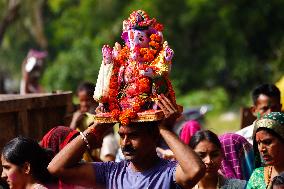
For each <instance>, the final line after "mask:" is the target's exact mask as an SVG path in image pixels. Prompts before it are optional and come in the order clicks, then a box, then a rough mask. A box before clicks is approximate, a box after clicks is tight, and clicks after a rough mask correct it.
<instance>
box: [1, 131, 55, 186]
mask: <svg viewBox="0 0 284 189" xmlns="http://www.w3.org/2000/svg"><path fill="white" fill-rule="evenodd" d="M51 158H52V155H51V154H50V152H48V151H46V150H45V149H43V148H41V147H40V146H39V144H38V143H37V142H36V141H35V140H33V139H30V138H26V137H17V138H14V139H12V140H11V141H9V142H8V143H7V144H6V145H5V146H4V148H3V151H2V155H1V162H2V167H3V171H2V175H1V177H2V179H4V180H6V181H7V183H8V184H9V188H11V189H47V188H52V187H53V186H54V184H55V179H54V178H53V177H52V176H51V175H50V174H49V172H48V170H47V166H48V163H49V162H50V160H51Z"/></svg>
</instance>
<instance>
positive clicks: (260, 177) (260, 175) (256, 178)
mask: <svg viewBox="0 0 284 189" xmlns="http://www.w3.org/2000/svg"><path fill="white" fill-rule="evenodd" d="M247 189H266V183H265V180H264V167H259V168H256V169H255V170H254V171H253V173H252V174H251V176H250V179H249V181H248V184H247Z"/></svg>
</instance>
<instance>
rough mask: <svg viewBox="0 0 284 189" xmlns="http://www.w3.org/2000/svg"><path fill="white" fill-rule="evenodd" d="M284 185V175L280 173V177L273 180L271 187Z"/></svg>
mask: <svg viewBox="0 0 284 189" xmlns="http://www.w3.org/2000/svg"><path fill="white" fill-rule="evenodd" d="M279 185H284V173H283V172H282V173H280V174H279V175H277V176H275V177H274V178H273V180H272V183H271V187H273V186H279Z"/></svg>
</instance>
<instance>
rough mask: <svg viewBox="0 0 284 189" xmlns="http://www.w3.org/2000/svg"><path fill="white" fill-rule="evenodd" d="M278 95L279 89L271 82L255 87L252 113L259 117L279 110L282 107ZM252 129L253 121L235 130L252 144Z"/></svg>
mask: <svg viewBox="0 0 284 189" xmlns="http://www.w3.org/2000/svg"><path fill="white" fill-rule="evenodd" d="M280 97H281V95H280V91H279V89H278V88H277V87H276V86H275V85H273V84H262V85H260V86H258V87H256V88H255V89H254V90H253V92H252V100H253V106H252V107H251V112H252V114H253V115H254V116H255V117H256V118H260V117H263V116H264V115H266V114H268V113H270V112H280V111H281V108H282V104H281V101H280ZM253 130H254V123H253V124H252V125H250V126H247V127H245V128H243V129H241V130H239V131H237V132H236V134H239V135H241V136H243V137H245V139H247V140H248V141H249V143H251V144H253Z"/></svg>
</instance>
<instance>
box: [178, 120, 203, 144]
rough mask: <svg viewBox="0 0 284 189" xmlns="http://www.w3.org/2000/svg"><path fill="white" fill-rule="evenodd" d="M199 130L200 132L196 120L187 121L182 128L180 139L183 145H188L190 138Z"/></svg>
mask: <svg viewBox="0 0 284 189" xmlns="http://www.w3.org/2000/svg"><path fill="white" fill-rule="evenodd" d="M199 130H201V125H200V124H199V122H198V121H196V120H189V121H187V122H185V123H184V124H183V126H182V129H181V132H180V139H181V140H182V141H183V142H184V143H185V144H189V141H190V139H191V137H192V136H193V135H194V134H195V133H196V132H197V131H199Z"/></svg>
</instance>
